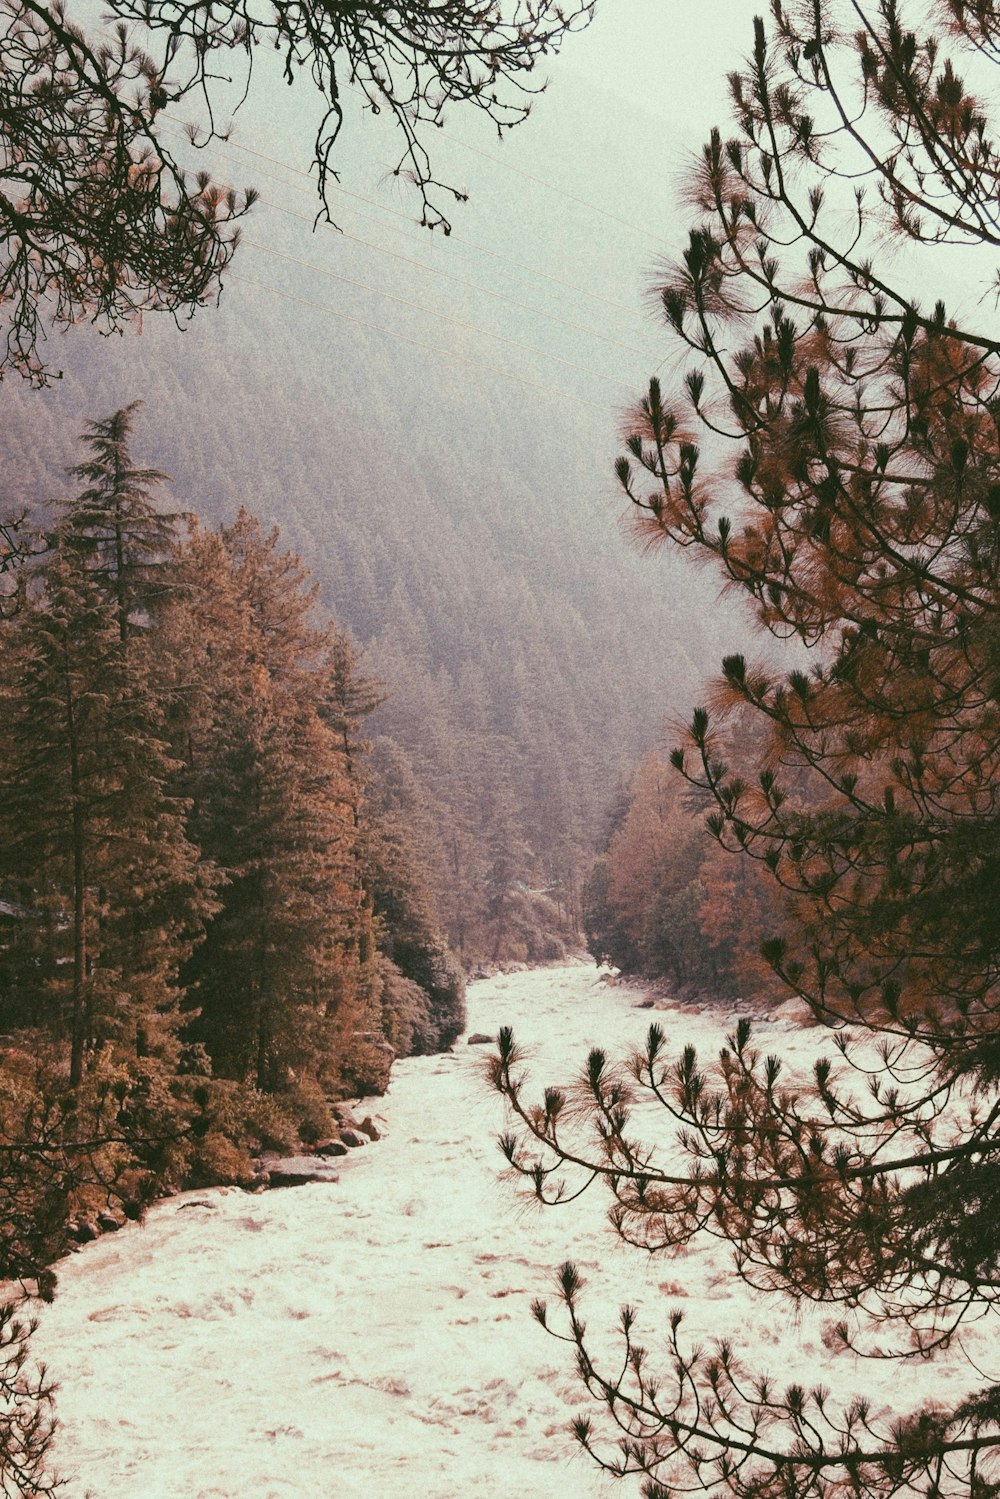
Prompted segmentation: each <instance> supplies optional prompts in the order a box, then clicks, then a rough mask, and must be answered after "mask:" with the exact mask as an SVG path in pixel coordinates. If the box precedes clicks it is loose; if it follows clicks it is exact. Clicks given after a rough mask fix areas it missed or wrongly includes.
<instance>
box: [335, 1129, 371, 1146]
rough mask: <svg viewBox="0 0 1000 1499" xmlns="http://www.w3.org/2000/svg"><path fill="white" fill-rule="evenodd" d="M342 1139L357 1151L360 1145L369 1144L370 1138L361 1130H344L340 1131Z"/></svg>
mask: <svg viewBox="0 0 1000 1499" xmlns="http://www.w3.org/2000/svg"><path fill="white" fill-rule="evenodd" d="M340 1138H341V1140H342V1141H343V1142H344V1144H345V1145H349V1146H350V1147H351V1149H352V1150H356V1149H357V1147H358V1146H359V1145H367V1144H368V1136H367V1135H364V1134H362V1133H361V1130H360V1129H342V1130H341V1131H340Z"/></svg>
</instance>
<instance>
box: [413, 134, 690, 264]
mask: <svg viewBox="0 0 1000 1499" xmlns="http://www.w3.org/2000/svg"><path fill="white" fill-rule="evenodd" d="M441 134H442V135H443V136H444V138H445V140H447V141H451V143H452V145H455V146H461V148H462V150H463V151H471V152H472V154H473V155H474V156H482V157H483V159H484V160H485V161H493V162H496V164H497V166H500V167H504V168H505V169H506V170H507V171H508V172H514V173H515V175H516V176H518V177H523V178H524V179H525V181H526V182H534V183H537V185H538V186H539V187H544V188H545V189H546V191H547V192H550V193H557V194H558V195H559V197H560V198H567V199H568V200H569V201H570V202H571V203H578V204H580V206H581V207H582V208H586V209H589V211H590V212H591V213H597V214H600V216H601V218H603V219H610V220H611V221H612V223H615V224H621V226H622V228H623V229H629V230H631V231H632V233H633V234H641V235H644V236H645V238H646V239H651V240H653V241H654V242H655V243H656V244H662V243H663V237H662V235H659V234H654V233H653V231H652V230H651V229H646V228H644V226H643V225H641V224H634V223H633V222H632V221H631V219H623V218H622V216H621V215H620V214H617V213H612V211H611V209H610V208H603V207H602V206H601V205H600V204H599V203H591V201H590V200H589V198H581V197H580V196H579V194H578V193H571V192H570V191H569V189H568V188H565V187H559V186H558V184H557V183H555V182H549V181H548V179H547V178H545V177H538V176H536V175H535V173H534V172H526V171H525V170H524V168H523V167H516V166H515V165H514V163H513V162H511V161H504V159H503V157H502V156H494V154H493V152H492V151H484V150H483V149H482V148H481V147H480V146H472V145H470V144H469V142H468V141H463V140H461V139H460V138H459V137H458V136H457V135H452V134H451V132H450V131H449V130H442V131H441Z"/></svg>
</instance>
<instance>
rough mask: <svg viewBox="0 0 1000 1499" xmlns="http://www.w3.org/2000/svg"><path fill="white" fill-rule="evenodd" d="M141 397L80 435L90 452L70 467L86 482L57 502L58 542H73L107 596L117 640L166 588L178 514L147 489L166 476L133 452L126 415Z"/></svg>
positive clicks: (123, 637)
mask: <svg viewBox="0 0 1000 1499" xmlns="http://www.w3.org/2000/svg"><path fill="white" fill-rule="evenodd" d="M141 405H142V402H141V401H133V402H132V403H131V405H129V406H125V407H123V408H122V409H121V410H120V411H116V412H115V413H114V415H113V416H110V417H107V418H106V419H105V420H104V421H100V422H94V423H92V425H91V426H90V427H88V428H87V431H86V432H85V433H84V438H83V440H84V442H85V443H86V444H87V446H88V447H89V448H90V450H91V456H90V457H89V458H88V459H87V460H86V461H85V462H84V463H79V464H77V465H76V466H75V467H74V468H72V469H71V470H70V473H71V475H72V476H73V477H74V478H76V479H82V480H83V481H84V483H85V485H86V487H85V488H84V489H83V490H82V491H81V492H80V493H79V494H77V495H75V496H74V497H73V499H71V500H70V501H69V502H68V503H67V504H65V505H64V506H63V518H62V522H61V525H60V527H59V541H60V544H61V545H62V546H63V547H65V548H70V547H72V548H74V549H75V550H77V551H78V552H79V553H80V556H81V560H82V561H83V562H84V564H85V565H86V567H87V568H88V570H89V571H90V572H91V573H92V575H93V576H94V578H95V579H97V580H99V581H100V583H101V584H102V586H103V587H104V588H105V590H106V591H107V593H108V595H109V596H110V597H111V598H112V599H113V600H114V603H115V608H116V612H117V618H118V631H119V634H120V636H121V640H122V643H123V644H124V643H125V642H126V641H127V640H128V637H129V635H130V634H132V633H134V632H135V630H136V629H137V627H139V626H140V624H141V623H143V622H145V621H146V620H147V619H148V616H149V613H150V611H151V610H152V609H154V608H155V606H156V604H157V602H158V601H161V600H162V599H163V597H164V595H165V593H166V591H167V590H168V589H169V587H170V586H171V581H170V580H171V576H172V574H171V566H170V560H169V554H170V551H171V548H172V547H173V544H174V542H175V540H176V536H177V529H178V524H179V522H180V519H181V517H180V516H179V515H176V514H168V513H166V512H164V511H163V510H161V509H160V508H159V507H158V505H157V504H156V501H155V500H154V498H153V491H154V490H155V489H156V488H157V487H158V486H159V485H161V484H162V483H164V481H165V480H166V477H167V476H166V474H163V473H161V472H160V471H159V470H158V469H155V468H140V467H137V466H136V464H135V463H134V461H133V458H132V451H131V437H132V420H133V417H134V415H135V413H136V411H138V410H139V408H140V407H141Z"/></svg>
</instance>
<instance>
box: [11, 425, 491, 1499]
mask: <svg viewBox="0 0 1000 1499" xmlns="http://www.w3.org/2000/svg"><path fill="white" fill-rule="evenodd" d="M134 411H135V408H134V407H129V408H126V409H123V410H121V411H118V412H116V413H115V414H114V415H113V416H111V417H110V418H108V419H106V420H104V421H100V422H97V423H95V424H93V425H92V426H91V427H90V428H89V429H88V431H87V433H86V436H85V445H86V449H87V457H86V459H85V461H84V462H82V463H80V464H79V465H78V466H77V467H76V468H75V469H74V470H73V472H72V475H71V477H72V479H73V480H74V481H75V482H76V484H77V485H78V486H80V487H78V488H77V490H76V492H75V493H73V494H72V495H71V496H70V498H68V499H67V500H66V501H65V502H64V503H62V504H61V505H60V506H59V507H58V509H57V512H56V513H55V514H52V515H50V516H48V517H46V518H45V520H44V524H42V522H41V519H40V520H39V522H38V527H39V528H38V529H37V530H36V532H35V533H34V535H33V536H32V535H30V534H29V530H28V522H27V521H23V522H22V523H21V525H20V527H19V529H18V536H19V538H20V540H21V541H22V542H23V543H24V545H23V556H22V560H21V562H20V563H19V565H18V566H17V568H16V569H15V570H14V574H13V576H14V577H15V579H16V581H15V583H14V584H13V585H12V591H11V592H10V593H9V595H8V606H9V607H8V615H7V618H6V619H5V620H4V621H3V624H2V631H3V642H2V643H3V651H2V653H0V701H2V705H3V714H2V722H0V823H2V838H0V922H2V929H0V1031H2V1032H3V1037H2V1049H0V1126H2V1127H0V1137H2V1139H3V1142H4V1143H3V1145H2V1147H0V1225H2V1230H3V1244H4V1248H3V1254H2V1257H0V1277H3V1278H6V1279H14V1280H17V1281H22V1282H28V1281H31V1282H34V1283H35V1284H36V1285H37V1286H39V1287H40V1288H41V1289H42V1290H43V1292H44V1291H46V1289H47V1288H48V1287H49V1286H50V1284H51V1278H50V1277H49V1276H48V1272H47V1271H46V1268H45V1267H46V1266H47V1265H48V1264H49V1263H50V1262H51V1260H52V1259H53V1258H54V1257H55V1256H56V1255H57V1254H58V1253H59V1252H60V1251H61V1250H62V1249H63V1248H64V1245H65V1242H66V1232H67V1221H68V1219H69V1216H70V1214H71V1212H72V1211H74V1210H84V1209H88V1210H95V1209H96V1208H97V1207H99V1206H102V1205H104V1206H106V1205H107V1204H108V1202H109V1201H111V1200H113V1201H114V1202H116V1203H117V1205H118V1206H119V1207H121V1208H123V1209H124V1210H125V1212H126V1213H127V1214H128V1215H129V1216H133V1217H135V1216H138V1215H139V1214H140V1213H141V1212H142V1210H143V1208H144V1206H145V1205H146V1204H147V1203H148V1202H149V1201H150V1200H151V1198H152V1197H154V1196H155V1195H156V1193H157V1192H159V1191H160V1190H161V1188H162V1187H163V1186H164V1184H165V1183H172V1184H174V1185H177V1184H180V1183H184V1182H190V1183H197V1182H209V1181H242V1180H246V1179H248V1178H249V1176H250V1175H251V1174H252V1164H251V1158H252V1155H253V1153H254V1152H255V1151H256V1150H258V1149H260V1148H261V1147H262V1146H269V1145H270V1146H281V1145H290V1144H294V1143H295V1142H296V1141H301V1140H305V1141H314V1140H316V1139H318V1138H319V1137H320V1136H322V1135H324V1134H328V1133H331V1132H332V1131H333V1121H332V1119H331V1116H330V1112H329V1107H328V1106H329V1103H330V1102H331V1101H333V1100H336V1099H337V1098H342V1097H346V1096H354V1095H356V1094H358V1093H362V1094H363V1093H374V1092H381V1091H384V1088H385V1086H386V1081H387V1075H388V1065H387V1057H390V1056H391V1054H392V1052H393V1051H395V1052H396V1053H398V1054H407V1053H410V1052H413V1051H433V1050H436V1049H440V1048H442V1047H445V1046H447V1045H449V1044H450V1042H451V1041H453V1040H454V1038H455V1037H456V1035H457V1034H458V1033H459V1032H460V1031H461V1029H462V1025H463V1020H464V1011H463V997H464V981H463V977H462V973H461V970H460V968H459V967H458V964H457V962H456V960H455V959H454V958H453V957H452V955H451V952H450V950H449V949H448V947H447V944H446V942H445V940H444V938H443V936H442V935H441V926H440V921H439V917H438V913H437V911H436V908H435V905H434V902H433V897H432V894H431V893H430V892H429V890H428V888H427V886H426V884H425V883H424V882H422V878H421V869H420V860H419V858H418V857H417V854H416V852H415V848H416V845H415V840H414V837H413V835H412V834H411V833H410V832H409V831H408V830H407V828H406V827H405V825H404V824H403V823H402V822H401V821H400V819H399V818H397V817H394V816H392V815H390V813H389V811H388V810H386V811H384V812H381V811H379V810H378V807H377V798H376V795H375V793H374V791H373V790H372V775H373V771H372V766H371V757H370V754H369V750H368V745H367V742H366V741H365V738H364V721H365V719H366V717H367V716H368V714H369V713H370V712H371V711H372V709H373V708H374V706H375V705H376V704H377V703H378V701H379V700H380V697H381V692H380V689H379V688H378V686H377V685H376V684H375V683H374V682H373V681H372V680H371V679H370V678H368V677H367V676H366V675H365V673H364V672H363V671H362V669H361V667H360V665H359V661H358V653H357V650H356V648H355V646H354V645H353V643H352V641H351V640H350V638H349V637H348V636H347V635H346V634H345V633H344V632H343V631H342V630H341V629H340V628H339V627H338V626H337V625H336V624H334V623H333V622H332V621H330V620H329V619H325V618H324V617H323V615H322V614H321V612H320V611H319V610H318V609H317V607H316V592H317V589H316V585H315V584H314V583H313V582H312V581H311V579H310V577H309V575H308V573H307V571H306V569H305V568H304V567H303V565H302V564H301V562H300V561H299V560H298V558H296V557H295V556H294V555H292V554H291V553H288V552H286V551H283V550H282V548H281V545H280V541H279V537H278V533H277V532H276V531H271V532H266V531H265V530H264V529H263V528H262V527H261V525H260V524H259V522H258V521H257V520H256V519H255V518H254V517H253V516H251V515H250V514H249V512H247V511H246V510H242V511H241V512H240V513H239V515H238V516H237V518H236V519H235V520H234V521H233V523H232V524H231V525H228V526H222V527H220V528H218V529H215V530H210V529H208V528H206V527H204V526H203V525H202V524H200V523H199V522H198V520H197V519H196V518H195V517H193V516H182V515H180V514H177V513H170V512H169V511H168V510H166V509H164V508H162V507H161V504H160V492H161V490H162V486H163V484H164V476H163V475H162V474H161V473H159V472H157V471H156V470H154V469H150V468H144V467H141V466H139V465H137V464H136V462H135V461H134V459H133V456H132V449H131V427H132V421H133V417H134ZM380 796H381V800H382V801H383V802H384V803H385V804H386V808H388V802H389V800H390V798H389V796H388V794H387V793H380ZM29 1333H30V1326H29V1324H28V1323H26V1321H25V1319H24V1317H23V1316H21V1315H19V1314H18V1313H17V1312H16V1311H15V1310H9V1311H8V1312H5V1313H4V1317H3V1320H0V1470H2V1471H3V1472H4V1475H5V1479H4V1481H6V1475H7V1473H8V1472H10V1473H15V1474H16V1471H17V1469H18V1464H20V1465H21V1466H22V1467H23V1469H24V1472H25V1474H27V1475H29V1476H30V1475H32V1474H35V1476H34V1477H31V1483H34V1484H35V1487H31V1486H30V1484H29V1486H28V1487H25V1488H23V1489H18V1490H17V1491H18V1492H44V1491H45V1490H44V1488H43V1487H40V1485H42V1484H43V1483H44V1481H45V1480H44V1479H43V1478H42V1477H41V1476H39V1475H41V1474H42V1471H43V1470H42V1457H43V1455H44V1449H45V1447H46V1445H47V1440H48V1437H47V1431H48V1427H47V1425H46V1422H45V1419H44V1405H45V1389H46V1385H45V1381H44V1377H41V1378H40V1379H36V1378H35V1376H33V1375H32V1374H31V1372H30V1361H27V1360H26V1358H25V1348H26V1346H27V1339H28V1336H29ZM25 1412H27V1413H28V1415H29V1416H30V1421H34V1423H35V1424H34V1425H33V1426H32V1425H31V1424H30V1421H29V1424H28V1425H27V1426H26V1425H25V1424H24V1422H25V1420H26V1419H27V1417H26V1416H25ZM22 1418H23V1419H22ZM19 1443H20V1444H21V1445H22V1446H23V1448H24V1450H23V1452H21V1453H20V1455H19V1450H18V1444H19ZM33 1464H34V1467H33V1466H32V1465H33ZM25 1483H28V1478H25Z"/></svg>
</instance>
